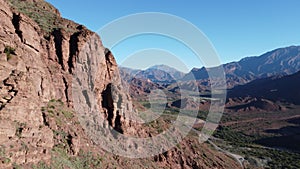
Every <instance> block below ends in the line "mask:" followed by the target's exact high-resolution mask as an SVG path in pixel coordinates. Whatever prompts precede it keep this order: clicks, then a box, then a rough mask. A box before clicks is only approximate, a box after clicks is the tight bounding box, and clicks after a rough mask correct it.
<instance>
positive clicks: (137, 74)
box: [119, 65, 185, 83]
mask: <svg viewBox="0 0 300 169" xmlns="http://www.w3.org/2000/svg"><path fill="white" fill-rule="evenodd" d="M119 69H120V73H121V76H122V77H123V79H125V80H126V81H131V79H133V78H137V79H145V80H150V81H152V82H155V83H173V82H176V81H177V80H179V79H181V78H182V77H183V76H184V75H185V74H184V73H182V72H180V71H178V70H176V69H175V68H172V67H169V66H166V65H156V66H152V67H150V68H148V69H146V70H137V69H130V68H125V67H120V68H119Z"/></svg>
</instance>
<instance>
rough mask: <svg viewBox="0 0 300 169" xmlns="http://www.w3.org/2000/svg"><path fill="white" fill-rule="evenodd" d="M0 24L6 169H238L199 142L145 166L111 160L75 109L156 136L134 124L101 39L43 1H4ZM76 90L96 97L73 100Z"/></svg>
mask: <svg viewBox="0 0 300 169" xmlns="http://www.w3.org/2000/svg"><path fill="white" fill-rule="evenodd" d="M0 18H1V20H0V23H1V24H0V168H4V169H5V168H9V169H10V168H80V169H82V168H129V167H130V168H142V167H143V166H146V165H147V166H148V167H149V168H159V167H161V168H166V167H167V168H212V167H214V168H216V167H217V168H238V167H239V164H238V163H237V162H235V161H234V160H233V159H231V158H230V157H228V156H226V155H225V154H223V153H220V152H218V151H216V150H213V149H211V148H209V147H208V146H207V145H197V143H198V142H197V137H195V138H194V139H192V138H187V139H186V140H185V141H184V142H183V144H182V145H181V147H180V146H179V147H175V148H173V149H172V150H170V151H168V152H166V153H164V154H161V155H159V156H154V157H151V158H146V159H127V158H124V157H120V156H117V155H114V154H111V153H108V152H105V151H104V150H102V149H101V148H100V146H99V145H97V142H96V141H95V140H93V139H91V137H89V136H90V135H89V136H88V135H87V134H86V133H87V129H86V128H85V126H84V125H82V123H81V121H80V120H79V118H80V116H79V115H78V114H77V113H78V112H76V111H75V110H74V108H76V107H77V108H78V107H80V105H81V104H82V105H88V106H87V108H91V107H92V106H94V107H96V108H97V109H98V110H99V114H97V112H96V114H88V115H89V116H90V117H96V115H97V116H98V117H99V116H101V117H104V121H103V124H100V125H103V126H107V124H109V126H111V128H114V129H116V130H117V131H119V132H120V133H123V134H125V135H127V134H128V135H135V136H143V137H145V136H148V135H150V134H149V133H147V131H148V130H146V129H143V128H141V127H139V126H138V124H134V123H132V122H131V121H130V120H128V119H127V117H129V116H130V114H132V113H133V112H134V111H133V110H132V105H131V101H130V100H131V99H130V97H129V96H128V94H127V93H125V92H124V90H123V89H122V86H121V80H120V75H119V72H118V67H117V64H116V62H115V59H114V57H113V55H112V53H111V52H110V51H109V50H108V49H106V48H105V47H104V46H103V45H102V42H101V40H100V38H99V36H98V35H96V34H95V33H94V32H91V31H90V30H88V29H86V28H85V27H84V26H83V25H79V24H76V23H74V22H72V21H69V20H67V19H63V18H62V17H61V16H60V14H59V12H58V11H57V9H55V8H54V7H53V6H52V5H50V4H48V3H46V2H45V1H43V0H0ZM82 51H84V52H82ZM74 84H75V87H78V86H76V84H79V86H84V87H86V88H87V89H90V90H91V91H87V90H83V89H82V90H79V91H76V92H74ZM75 89H78V88H75ZM112 89H114V91H115V93H114V94H112V93H111V92H110V91H111V90H112ZM92 95H94V96H95V101H93V100H89V98H91V96H92ZM85 108H86V107H85ZM77 110H78V109H77ZM82 110H83V111H85V110H86V109H82ZM194 144H196V145H197V146H198V147H197V148H196V146H194Z"/></svg>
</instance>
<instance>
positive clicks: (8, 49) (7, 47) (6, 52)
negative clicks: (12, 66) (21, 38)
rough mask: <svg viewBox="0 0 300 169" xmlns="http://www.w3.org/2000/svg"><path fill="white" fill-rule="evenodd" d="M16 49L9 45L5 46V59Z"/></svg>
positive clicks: (9, 57)
mask: <svg viewBox="0 0 300 169" xmlns="http://www.w3.org/2000/svg"><path fill="white" fill-rule="evenodd" d="M15 51H16V49H15V48H13V47H11V46H5V49H4V53H5V54H6V57H7V60H9V59H11V55H15V54H16V53H15Z"/></svg>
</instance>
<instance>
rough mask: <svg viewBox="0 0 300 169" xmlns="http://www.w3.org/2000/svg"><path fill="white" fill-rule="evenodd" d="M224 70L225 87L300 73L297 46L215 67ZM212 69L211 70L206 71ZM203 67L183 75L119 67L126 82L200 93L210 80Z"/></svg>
mask: <svg viewBox="0 0 300 169" xmlns="http://www.w3.org/2000/svg"><path fill="white" fill-rule="evenodd" d="M220 67H223V68H224V72H225V76H226V82H227V87H228V88H233V87H235V86H237V85H242V84H246V83H249V82H251V81H253V80H256V79H262V78H267V77H272V76H279V75H281V76H285V75H291V74H293V73H296V72H298V71H299V70H300V46H290V47H285V48H279V49H275V50H272V51H270V52H267V53H265V54H262V55H261V56H254V57H246V58H244V59H241V60H240V61H238V62H230V63H226V64H223V65H220V66H219V67H215V68H220ZM209 69H212V68H209ZM209 69H207V68H205V67H202V68H193V69H192V70H191V71H190V72H188V73H186V74H184V73H182V72H180V71H178V70H176V69H174V68H171V67H169V66H166V65H157V66H153V67H150V68H148V69H146V70H134V69H129V68H123V67H122V68H120V72H121V76H122V77H123V79H125V80H126V81H127V82H130V79H132V78H138V79H147V80H150V81H151V82H153V83H158V84H161V83H163V84H164V85H170V86H172V84H174V83H181V85H182V86H191V85H193V86H195V87H196V86H197V87H198V88H199V89H200V90H201V89H203V90H207V89H209V87H208V86H209V85H210V80H209V76H208V72H207V71H208V70H209Z"/></svg>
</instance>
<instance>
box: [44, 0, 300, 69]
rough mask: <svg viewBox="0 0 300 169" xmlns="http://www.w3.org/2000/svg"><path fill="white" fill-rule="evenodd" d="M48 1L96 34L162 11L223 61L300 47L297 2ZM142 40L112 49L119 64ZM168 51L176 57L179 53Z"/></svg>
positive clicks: (69, 17)
mask: <svg viewBox="0 0 300 169" xmlns="http://www.w3.org/2000/svg"><path fill="white" fill-rule="evenodd" d="M47 1H48V2H50V3H51V4H53V5H54V6H55V7H57V8H58V9H59V10H60V12H61V14H62V16H63V17H65V18H68V19H71V20H74V21H75V22H78V23H80V24H83V25H85V26H86V27H88V28H89V29H91V30H93V31H97V30H99V29H100V28H101V27H103V26H104V25H105V24H107V23H109V22H111V21H113V20H115V19H117V18H119V17H122V16H126V15H129V14H134V13H140V12H163V13H169V14H173V15H176V16H179V17H182V18H184V19H186V20H188V21H190V22H191V23H193V24H194V25H196V26H197V27H198V28H199V29H200V30H202V32H203V33H204V34H205V35H206V36H207V37H208V38H209V40H210V41H211V42H212V44H213V45H214V46H215V48H216V50H217V52H218V54H219V56H220V59H221V61H222V63H225V62H229V61H237V60H239V59H241V58H243V57H245V56H253V55H254V56H256V55H260V54H262V53H264V52H267V51H269V50H273V49H275V48H278V47H286V46H290V45H299V44H300V10H299V7H300V1H299V0H244V1H241V0H228V1H223V0H218V1H217V0H206V1H202V0H188V1H183V0H180V1H179V0H109V1H108V0H106V1H100V0H86V1H74V0H47ZM147 38H149V36H148V37H146V39H147ZM156 38H157V37H156ZM142 39H143V38H142ZM142 39H141V38H140V39H139V38H136V39H131V40H129V41H128V42H127V44H124V45H125V46H126V45H127V46H126V47H125V48H126V49H124V48H122V49H121V46H120V47H119V49H118V47H116V48H115V49H113V52H114V54H115V57H116V58H117V61H118V62H122V59H124V56H125V55H128V54H130V53H132V51H133V50H138V49H142V47H145V44H142V43H138V42H141V41H142ZM150 39H152V40H153V39H155V37H151V38H150ZM148 40H149V39H148ZM157 40H161V39H160V38H157ZM104 44H105V42H104ZM130 45H131V48H130ZM152 45H153V46H151V44H148V45H146V47H154V48H155V47H158V46H156V45H157V44H155V43H153V44H152ZM133 46H136V47H133ZM163 47H164V46H163ZM126 50H127V51H130V50H132V51H130V52H127V51H126ZM168 50H172V52H174V53H176V50H177V49H175V48H174V49H168ZM126 52H127V53H126ZM181 57H184V58H182V59H185V60H187V63H188V65H187V66H188V69H190V68H192V67H201V66H202V65H201V64H199V63H197V62H194V61H193V60H192V59H190V60H189V59H188V57H187V56H181Z"/></svg>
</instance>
